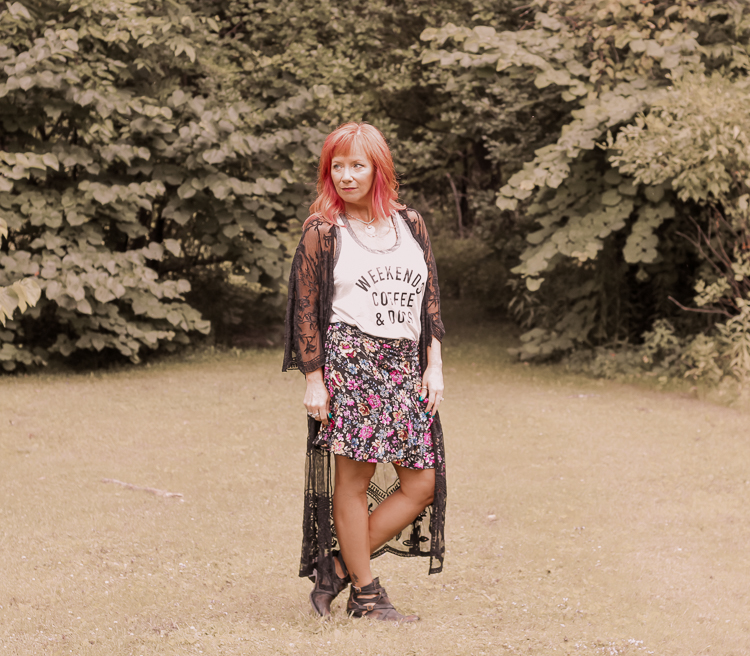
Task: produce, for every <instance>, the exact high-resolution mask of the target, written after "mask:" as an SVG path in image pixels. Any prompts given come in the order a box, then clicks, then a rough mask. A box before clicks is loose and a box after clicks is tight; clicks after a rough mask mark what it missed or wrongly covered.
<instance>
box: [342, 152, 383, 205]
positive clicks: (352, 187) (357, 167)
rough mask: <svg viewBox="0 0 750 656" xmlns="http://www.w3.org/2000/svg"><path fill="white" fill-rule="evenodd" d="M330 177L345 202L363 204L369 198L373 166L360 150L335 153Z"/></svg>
mask: <svg viewBox="0 0 750 656" xmlns="http://www.w3.org/2000/svg"><path fill="white" fill-rule="evenodd" d="M331 178H332V179H333V184H334V185H335V186H336V191H337V192H338V194H339V196H341V198H342V199H343V201H344V202H345V203H350V204H352V205H363V204H365V203H367V202H368V201H369V199H370V191H371V189H372V182H373V180H374V179H375V167H374V166H373V165H372V162H371V161H370V159H369V158H368V157H367V155H365V154H364V153H363V152H361V151H356V150H353V151H352V152H350V153H348V154H346V155H342V154H340V153H337V154H336V155H334V157H333V160H332V161H331Z"/></svg>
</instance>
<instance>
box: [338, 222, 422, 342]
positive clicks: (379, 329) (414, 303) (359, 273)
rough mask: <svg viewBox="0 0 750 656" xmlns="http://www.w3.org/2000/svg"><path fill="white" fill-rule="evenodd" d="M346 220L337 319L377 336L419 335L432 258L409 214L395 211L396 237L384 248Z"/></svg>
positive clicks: (414, 337)
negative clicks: (364, 239)
mask: <svg viewBox="0 0 750 656" xmlns="http://www.w3.org/2000/svg"><path fill="white" fill-rule="evenodd" d="M341 221H342V222H343V223H344V225H343V226H342V227H341V229H340V230H339V231H338V234H339V243H338V244H337V248H336V251H337V252H336V263H335V265H334V268H333V283H334V291H333V313H332V315H331V323H336V322H342V323H347V324H349V325H351V326H357V328H359V329H360V330H361V331H362V332H363V333H367V334H368V335H374V336H375V337H387V338H391V339H400V338H406V339H411V340H414V341H416V340H418V339H419V333H420V314H421V309H422V298H423V297H424V288H425V284H426V282H427V264H426V263H425V261H424V253H423V251H422V249H421V248H420V247H419V244H417V242H416V241H415V240H414V237H413V236H412V234H411V231H410V230H409V228H408V226H407V225H406V224H405V223H404V220H403V218H401V216H400V215H399V214H398V213H394V214H393V223H394V226H395V229H396V243H395V244H394V245H393V246H392V247H391V248H388V249H386V250H381V251H379V250H374V249H372V248H368V247H367V246H366V245H365V244H363V243H362V242H361V241H360V240H359V239H358V238H357V235H356V234H355V232H354V230H352V228H351V226H350V225H349V222H348V221H347V220H346V219H344V218H342V219H341Z"/></svg>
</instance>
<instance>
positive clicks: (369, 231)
mask: <svg viewBox="0 0 750 656" xmlns="http://www.w3.org/2000/svg"><path fill="white" fill-rule="evenodd" d="M344 214H345V215H346V216H347V218H349V219H353V220H354V221H359V222H360V223H361V224H362V225H363V226H365V234H366V235H367V236H368V237H378V236H379V237H385V235H378V233H377V232H376V230H375V226H374V225H372V224H373V223H374V222H375V219H377V218H378V217H377V216H373V217H372V218H371V219H370V220H369V221H365V220H364V219H360V218H359V217H357V216H352V215H351V214H349V212H344ZM390 231H391V226H390V225H389V226H388V230H387V231H386V233H385V234H386V235H387V234H388V233H389V232H390Z"/></svg>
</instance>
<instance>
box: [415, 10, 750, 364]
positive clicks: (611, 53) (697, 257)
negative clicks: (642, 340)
mask: <svg viewBox="0 0 750 656" xmlns="http://www.w3.org/2000/svg"><path fill="white" fill-rule="evenodd" d="M529 11H530V12H531V15H530V17H531V18H532V20H531V21H530V23H529V25H528V26H527V29H522V30H518V31H513V32H511V31H502V32H500V31H497V30H495V29H494V28H493V27H492V26H489V25H488V26H478V27H474V28H469V27H456V26H454V25H447V26H444V27H443V28H441V29H439V30H427V31H426V32H425V33H424V34H423V35H422V38H423V39H424V40H426V41H428V42H429V43H430V46H431V48H430V49H429V50H427V51H425V53H424V54H423V61H425V62H435V63H439V65H440V66H441V67H442V68H445V69H447V70H449V71H452V72H453V74H454V77H455V79H457V80H458V79H461V78H463V77H465V76H466V75H467V72H468V74H470V75H471V76H472V77H473V78H475V79H480V78H481V79H487V78H489V79H490V80H493V81H495V83H498V81H499V80H501V79H505V80H511V79H513V78H514V77H518V76H523V75H531V76H533V83H534V85H535V86H536V87H537V88H538V89H539V90H540V93H542V92H544V91H545V90H550V91H552V92H553V94H554V102H555V103H556V105H557V106H558V107H559V108H560V111H561V112H562V113H563V114H564V119H563V120H562V121H561V125H560V129H559V130H558V131H557V132H556V134H555V135H554V139H553V140H551V143H549V144H548V145H546V146H544V147H542V148H538V149H536V150H535V151H534V152H533V155H532V156H531V157H529V159H528V161H527V162H526V163H524V165H523V167H521V168H520V170H518V171H517V172H516V173H515V174H514V175H512V176H511V177H510V178H509V179H508V180H507V182H506V183H505V184H504V185H502V186H501V188H500V189H499V194H498V198H497V205H498V207H499V208H501V209H503V210H507V211H512V212H517V213H518V214H517V216H518V217H519V218H521V217H522V216H528V217H531V218H532V219H533V220H534V222H535V227H534V228H531V229H529V231H528V235H527V237H526V239H527V246H526V247H525V249H524V250H523V252H522V253H521V255H520V262H519V264H518V265H517V266H516V267H515V269H514V271H515V272H516V273H517V274H518V275H521V276H522V277H523V278H524V279H525V281H526V287H527V289H528V290H529V291H530V292H532V293H534V294H532V298H533V297H534V296H538V297H540V298H541V299H542V300H541V305H542V306H544V308H545V309H546V310H547V311H545V312H539V313H536V314H534V315H533V318H532V319H529V320H528V327H529V328H530V330H529V331H528V332H527V333H526V334H525V335H524V337H523V341H524V345H523V347H522V349H521V355H523V356H524V357H538V356H546V355H550V354H553V353H556V352H560V351H566V350H570V349H572V348H574V347H575V346H576V345H582V344H589V345H591V344H597V343H606V342H612V341H613V340H618V339H619V340H629V339H633V338H634V337H636V336H637V335H639V334H640V333H641V332H643V331H644V330H646V329H648V327H649V326H650V325H651V323H652V322H653V320H654V319H655V318H658V317H669V316H674V314H675V312H676V311H677V306H675V305H674V304H671V303H670V302H669V301H668V298H669V297H670V296H672V297H673V298H675V300H677V302H678V303H680V304H684V305H687V304H690V303H691V302H692V301H691V298H690V297H691V296H695V299H694V302H695V303H696V304H697V305H699V306H702V307H703V308H705V309H714V310H716V309H717V308H719V309H718V311H720V312H724V313H728V314H729V315H734V314H736V313H737V312H738V311H739V310H740V304H739V303H738V302H737V300H736V299H737V298H739V299H742V298H747V291H748V278H747V273H748V272H747V256H746V252H745V250H743V249H746V247H747V243H748V242H747V234H748V232H747V230H748V224H747V212H746V210H747V195H746V192H747V178H748V171H750V169H748V167H747V162H746V159H745V157H746V148H745V146H744V143H743V140H744V139H745V136H744V135H746V134H748V132H747V130H748V129H750V123H749V122H748V118H747V112H746V111H743V110H742V107H743V106H746V91H745V89H746V86H747V82H746V81H747V73H748V70H750V55H749V54H748V51H749V48H748V45H749V44H750V10H749V9H748V8H747V7H746V6H745V4H744V3H741V2H736V1H734V0H719V1H716V2H688V1H686V0H681V1H678V2H673V3H655V2H648V3H644V2H639V1H636V0H628V1H625V2H620V1H617V2H615V1H613V0H564V1H563V2H548V1H547V0H537V1H535V2H533V3H532V4H531V7H530V10H529ZM530 154H531V153H530ZM521 220H523V219H522V218H521ZM685 237H687V239H686V238H685ZM545 281H546V282H545ZM693 286H695V290H694V291H693V292H692V293H691V287H693ZM531 305H533V303H529V304H527V307H526V309H528V308H529V306H531ZM521 313H523V310H521ZM683 323H684V321H683ZM703 328H705V324H704V325H702V326H701V325H699V324H697V323H694V324H693V325H692V330H693V331H694V332H699V331H700V330H701V329H703Z"/></svg>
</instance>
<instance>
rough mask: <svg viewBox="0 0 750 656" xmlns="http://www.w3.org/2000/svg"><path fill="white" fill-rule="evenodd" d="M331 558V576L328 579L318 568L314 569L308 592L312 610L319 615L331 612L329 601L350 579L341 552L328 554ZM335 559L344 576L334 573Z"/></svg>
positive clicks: (326, 614) (326, 615) (331, 600)
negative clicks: (313, 578)
mask: <svg viewBox="0 0 750 656" xmlns="http://www.w3.org/2000/svg"><path fill="white" fill-rule="evenodd" d="M329 557H330V558H331V560H332V561H334V562H332V563H331V572H332V575H331V578H330V579H328V578H326V577H324V576H323V574H322V572H321V571H320V569H316V570H315V587H314V588H313V589H312V592H311V593H310V603H311V604H312V607H313V610H314V611H315V612H316V613H317V614H318V615H320V616H321V617H328V616H329V615H330V614H331V602H333V600H334V599H335V598H336V597H338V595H339V593H340V592H341V591H342V590H344V589H345V588H346V586H347V585H348V584H349V582H350V581H351V578H350V577H349V572H348V571H347V570H346V565H345V564H344V559H343V558H342V557H341V553H340V552H338V551H334V552H332V553H331V555H330V556H329ZM336 560H338V561H339V564H340V565H341V569H342V570H343V572H344V578H341V577H340V576H339V575H338V574H337V573H336V562H335V561H336Z"/></svg>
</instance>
